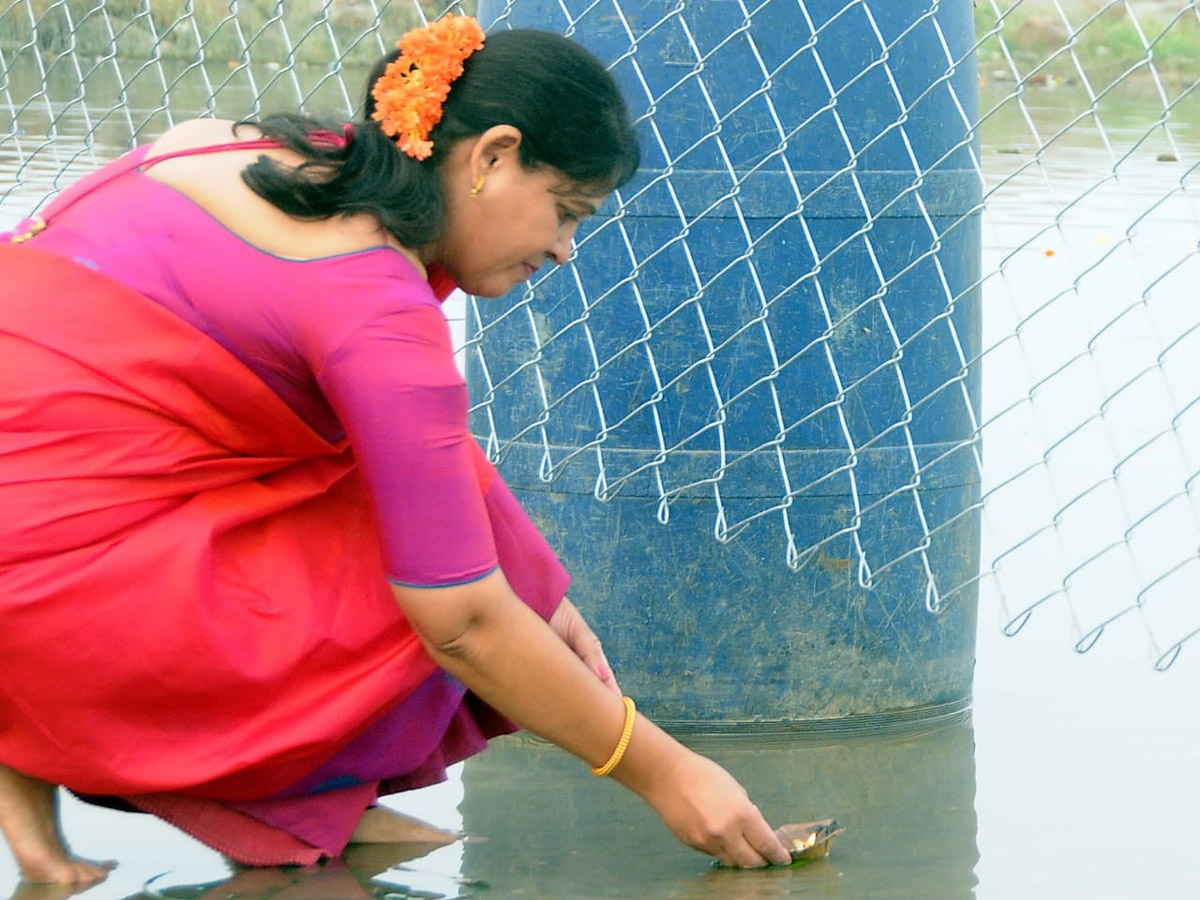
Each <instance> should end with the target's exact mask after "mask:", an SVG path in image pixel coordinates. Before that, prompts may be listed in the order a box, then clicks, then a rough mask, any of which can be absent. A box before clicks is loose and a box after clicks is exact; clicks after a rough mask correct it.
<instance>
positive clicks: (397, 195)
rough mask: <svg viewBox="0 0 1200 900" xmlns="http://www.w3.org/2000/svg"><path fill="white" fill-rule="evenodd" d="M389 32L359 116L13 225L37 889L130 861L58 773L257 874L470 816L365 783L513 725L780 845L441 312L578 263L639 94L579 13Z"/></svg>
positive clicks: (17, 693) (189, 144)
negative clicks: (554, 518)
mask: <svg viewBox="0 0 1200 900" xmlns="http://www.w3.org/2000/svg"><path fill="white" fill-rule="evenodd" d="M400 48H401V49H400V51H399V52H398V53H393V54H392V55H391V56H390V57H388V58H387V59H385V60H383V61H381V63H380V65H379V66H378V67H377V69H376V71H375V72H374V73H373V75H372V77H371V80H370V89H369V92H368V98H367V115H366V116H365V121H363V122H359V123H354V124H353V125H352V126H351V125H347V126H345V127H341V128H334V129H331V128H329V127H328V126H322V125H321V124H319V123H317V122H315V121H312V120H309V119H305V118H302V117H299V116H268V117H267V118H265V119H264V120H262V121H261V122H239V123H230V122H227V121H218V120H197V121H192V122H185V123H183V124H180V125H178V126H176V127H175V128H172V129H171V130H170V131H168V132H167V133H166V134H165V135H163V136H162V138H160V139H159V140H158V141H156V142H154V143H153V144H152V145H149V146H147V147H141V148H138V149H137V150H134V151H132V152H131V153H130V154H127V155H126V157H123V158H122V159H121V160H119V161H117V162H115V163H112V164H109V165H108V166H106V167H104V168H103V169H101V170H99V171H98V172H96V173H93V174H92V175H91V176H89V177H88V178H85V179H84V180H83V181H81V182H80V183H79V184H77V185H75V186H74V187H72V188H71V189H70V190H68V191H67V192H65V193H64V194H63V195H62V196H61V197H59V198H57V199H56V200H55V202H54V203H52V204H51V205H50V206H49V207H48V208H47V210H46V211H45V212H44V213H43V216H42V217H40V218H38V217H34V218H31V219H28V220H26V221H25V222H24V223H22V224H21V225H20V226H18V228H17V229H16V232H14V233H13V234H12V235H10V236H9V238H10V240H9V242H8V243H0V270H2V271H4V273H5V278H4V284H3V286H2V287H0V508H3V509H5V511H6V513H5V519H4V521H3V522H0V764H2V765H0V828H2V829H3V831H4V834H5V837H6V838H7V839H8V842H9V845H10V846H11V848H12V850H13V852H14V854H15V856H16V859H17V861H18V864H19V865H20V867H21V871H22V873H23V875H24V876H25V877H26V878H27V879H30V880H38V881H60V882H88V881H93V880H96V879H98V878H101V877H103V875H104V873H105V871H106V866H105V865H104V864H97V863H92V862H88V861H86V860H81V859H77V858H74V857H72V856H71V855H70V854H69V852H68V850H67V849H66V846H65V844H64V843H63V841H62V839H61V837H60V835H59V828H58V822H57V816H56V810H55V806H54V798H55V788H54V786H55V785H64V786H66V787H68V788H69V789H71V790H72V791H74V792H76V793H78V794H80V795H82V796H84V797H85V798H86V799H90V800H93V801H94V802H99V803H105V804H109V805H115V806H119V807H123V808H133V809H139V810H143V811H147V812H152V813H155V814H157V815H160V816H162V817H163V818H165V819H167V820H168V821H171V822H173V823H174V824H176V825H178V826H180V827H181V828H183V829H185V830H187V831H189V832H190V833H192V834H193V835H195V836H196V837H198V838H200V839H201V840H203V841H205V842H207V843H209V844H210V845H212V846H214V847H216V848H217V849H219V850H222V851H223V852H225V853H227V854H229V855H230V856H232V857H233V858H235V859H237V860H239V861H241V862H244V863H249V864H261V865H273V864H282V863H300V864H304V863H311V862H314V861H316V860H318V859H320V858H322V857H324V856H332V855H336V854H338V853H340V852H341V851H342V850H343V848H344V847H345V846H346V844H347V843H348V842H350V841H356V840H368V841H369V840H389V841H392V840H401V839H407V840H414V841H424V840H430V839H441V840H449V839H450V836H449V835H445V834H441V833H437V832H436V831H435V830H433V829H430V828H428V827H427V826H423V825H421V824H420V823H414V822H410V821H407V820H401V819H399V818H398V817H392V816H388V815H387V814H385V813H383V812H382V811H381V810H379V809H378V808H375V806H374V803H375V801H376V799H377V798H378V796H380V795H382V794H386V793H392V792H396V791H400V790H405V789H408V788H412V787H418V786H421V785H424V784H428V783H431V782H434V781H437V780H440V779H441V778H443V777H444V773H445V767H446V766H447V765H449V764H451V763H453V762H455V761H457V760H460V759H462V758H464V757H466V756H468V755H470V754H471V753H474V752H477V751H478V750H480V749H482V747H483V746H484V745H485V744H486V741H487V738H489V737H491V736H494V735H497V734H502V733H505V732H508V731H512V730H514V728H515V727H516V726H517V725H519V726H521V727H525V728H528V729H530V730H531V731H533V732H535V733H537V734H539V735H542V736H543V737H545V738H547V739H549V740H551V741H553V742H554V743H556V744H558V745H559V746H561V747H563V748H565V749H566V750H568V751H570V752H572V753H574V754H576V755H577V756H579V757H580V758H581V759H583V760H585V761H586V762H589V763H591V764H593V771H594V772H595V773H596V774H602V775H611V776H612V777H614V778H616V779H617V780H618V781H620V782H621V783H623V784H624V785H625V786H626V787H628V788H630V789H631V790H633V791H635V792H636V793H637V794H639V795H640V796H641V797H642V798H644V799H645V800H646V802H647V803H649V804H650V805H651V806H652V807H653V808H654V809H655V811H656V812H657V813H658V814H659V815H660V816H661V817H662V819H663V820H664V822H665V823H666V824H667V825H668V826H669V827H670V828H671V829H672V830H673V831H674V832H675V834H676V835H677V836H678V837H679V838H680V839H681V840H683V841H684V842H686V843H687V844H689V845H691V846H693V847H696V848H699V849H701V850H703V851H705V852H707V853H710V854H712V855H714V856H715V857H717V859H718V860H720V861H721V862H722V863H724V864H726V865H736V866H759V865H764V864H767V863H785V862H787V861H788V854H787V852H786V850H785V849H784V848H783V846H782V845H781V844H780V842H779V840H778V838H777V837H776V836H775V835H774V833H773V832H772V830H771V828H770V827H769V826H768V825H767V823H766V822H765V821H764V820H763V818H762V816H761V815H760V814H759V812H758V810H757V809H756V808H755V807H754V806H753V805H752V804H751V803H750V801H749V799H748V797H747V796H746V793H745V791H744V790H743V789H742V788H741V786H740V785H738V783H737V782H736V781H735V780H734V779H733V778H732V777H731V776H730V775H729V774H728V773H726V772H725V771H724V770H723V769H721V768H720V767H718V766H717V765H715V764H714V763H712V762H710V761H708V760H706V759H704V758H703V757H700V756H698V755H696V754H694V753H692V752H690V751H688V750H686V749H685V748H683V747H682V746H681V745H679V744H678V743H677V742H675V741H674V740H672V739H671V738H670V737H668V736H667V735H666V734H665V733H663V732H662V731H660V730H659V729H657V728H656V727H655V726H654V725H653V724H652V723H650V722H649V721H647V720H646V719H644V718H641V717H639V716H637V715H636V712H635V709H634V707H633V703H632V701H630V700H628V699H623V698H621V696H620V691H619V689H617V686H616V682H615V680H614V678H613V676H612V673H611V671H610V670H609V668H608V664H607V662H606V660H605V657H604V653H603V650H602V649H601V647H600V643H599V641H598V640H597V639H596V637H595V635H594V634H593V633H592V631H591V629H590V628H589V627H588V626H587V624H586V623H585V622H584V621H583V619H582V618H581V617H580V615H579V613H578V612H577V611H576V610H575V609H574V607H573V606H572V605H571V604H570V602H569V601H568V600H566V599H564V592H565V590H566V585H567V581H568V579H567V576H566V574H565V572H563V571H562V568H561V566H560V565H559V563H558V561H557V560H556V559H555V558H554V556H553V554H552V553H551V552H550V550H549V548H548V547H546V545H545V543H544V542H543V541H542V540H541V538H540V536H538V535H537V533H536V531H535V529H534V528H533V526H532V525H531V524H530V522H529V521H528V520H527V519H526V518H525V517H524V516H523V514H522V513H521V511H520V509H519V508H518V506H517V504H516V502H515V500H514V499H513V497H512V495H511V494H509V493H508V491H507V489H506V488H505V487H504V485H503V483H502V482H501V481H500V479H499V478H498V476H497V475H496V473H495V470H494V469H493V468H492V467H491V466H490V464H488V463H487V461H486V459H484V458H483V456H482V454H481V452H480V450H479V447H478V445H477V444H476V443H475V442H474V441H473V440H472V438H471V437H470V435H469V434H468V432H467V428H466V395H465V387H464V385H463V383H462V379H461V377H460V375H459V374H458V371H457V368H456V367H455V364H454V358H453V349H452V347H451V343H450V338H449V333H448V329H447V325H446V322H445V319H444V317H443V316H442V314H441V311H440V309H439V305H438V304H439V299H440V298H443V297H444V296H445V295H446V294H447V293H448V292H449V291H450V290H451V289H453V287H454V286H455V285H457V286H459V287H461V288H462V289H463V290H465V291H468V292H470V293H472V294H476V295H480V296H485V297H495V296H500V295H502V294H504V293H506V292H507V291H509V290H510V289H511V288H512V287H513V286H514V285H516V284H517V283H518V282H521V281H524V280H527V279H528V278H529V277H530V276H531V275H532V274H533V272H534V271H536V269H537V268H538V267H539V266H540V265H542V264H543V263H545V262H546V261H547V260H549V261H550V262H553V263H555V264H562V263H564V262H565V261H566V259H567V256H568V254H569V252H570V249H571V240H572V236H573V234H574V232H575V228H576V226H577V224H578V222H579V221H580V220H581V219H583V218H584V217H586V216H587V215H589V214H591V213H593V212H595V210H596V209H597V207H598V206H599V205H600V203H601V202H602V201H603V199H604V197H605V196H606V195H607V194H608V193H609V192H610V191H612V190H613V189H614V188H616V187H618V186H620V185H621V184H622V183H624V182H625V181H627V180H628V179H629V178H630V177H631V176H632V174H633V171H634V169H635V168H636V163H637V147H636V142H635V140H634V138H633V132H632V128H631V126H630V124H629V120H628V114H627V111H626V109H625V107H624V104H623V103H622V101H621V98H620V96H619V94H618V93H617V91H616V88H615V86H614V84H613V82H612V81H611V79H610V77H609V76H608V74H607V73H606V72H605V70H604V69H603V67H602V66H601V65H599V64H598V63H597V61H596V60H595V59H593V58H592V57H591V56H590V55H588V54H587V53H586V52H585V51H583V50H582V49H581V48H579V47H578V46H577V45H575V44H573V43H572V42H570V41H568V40H566V39H564V38H560V37H557V36H554V35H550V34H546V33H541V32H535V31H505V32H500V33H498V34H496V35H493V36H491V37H488V38H487V39H486V41H485V40H484V37H483V33H482V31H480V30H479V28H478V26H477V25H476V24H475V22H474V21H473V20H471V19H469V18H466V17H457V18H456V17H452V16H447V17H446V18H445V19H443V20H441V21H439V22H438V23H435V24H434V25H431V26H429V27H428V28H424V29H418V30H416V31H414V32H411V33H410V34H408V35H406V36H405V38H404V39H403V40H402V41H401V42H400ZM547 625H549V627H547ZM514 723H515V724H514Z"/></svg>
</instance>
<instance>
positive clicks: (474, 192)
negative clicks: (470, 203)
mask: <svg viewBox="0 0 1200 900" xmlns="http://www.w3.org/2000/svg"><path fill="white" fill-rule="evenodd" d="M484 177H485V176H483V175H480V176H479V180H478V181H477V182H475V183H474V184H473V185H471V196H472V197H478V196H479V192H480V191H482V190H483V180H484Z"/></svg>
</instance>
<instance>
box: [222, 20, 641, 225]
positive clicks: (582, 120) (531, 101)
mask: <svg viewBox="0 0 1200 900" xmlns="http://www.w3.org/2000/svg"><path fill="white" fill-rule="evenodd" d="M399 55H400V52H399V51H398V50H397V51H393V52H392V53H390V54H388V55H387V56H385V57H383V58H382V59H380V60H379V61H378V62H377V63H376V65H375V67H374V69H373V70H372V72H371V74H370V76H369V78H368V80H367V91H366V101H365V103H364V111H363V116H362V118H361V120H360V121H357V122H355V124H354V136H353V139H352V140H350V141H349V142H348V143H347V144H346V146H345V147H338V146H336V145H334V144H330V143H325V142H321V141H314V140H313V139H312V137H311V135H312V133H313V132H316V131H322V130H325V131H335V132H338V133H340V132H341V124H340V123H339V124H337V125H334V124H331V123H330V122H328V121H324V120H321V119H319V118H315V117H311V116H304V115H297V114H289V113H276V114H272V115H267V116H264V117H263V118H262V119H259V120H254V119H244V120H242V121H240V122H238V123H237V124H236V125H235V130H236V128H238V127H241V126H243V125H253V126H255V127H256V128H258V129H259V130H260V131H261V132H262V133H263V135H264V136H265V137H268V138H274V139H275V140H278V141H279V142H280V144H281V145H282V146H284V147H286V148H288V149H289V150H292V151H294V152H296V153H297V154H299V155H300V156H301V157H302V159H303V161H302V162H301V163H300V164H299V165H298V166H296V167H291V166H285V165H280V164H279V163H277V162H275V161H274V160H272V159H271V158H270V157H267V156H260V157H259V158H258V160H257V161H255V162H254V163H252V164H251V165H249V166H247V167H246V169H245V170H243V172H242V180H243V181H245V183H246V184H247V185H248V186H249V187H250V188H251V190H253V191H254V192H255V193H256V194H258V195H259V196H260V197H262V198H263V199H265V200H267V201H268V202H270V203H271V204H273V205H274V206H276V207H278V208H279V209H281V210H282V211H283V212H285V213H288V214H289V215H293V216H296V217H298V218H303V219H328V218H332V217H334V216H338V215H352V214H356V213H369V214H371V215H374V216H375V217H377V218H378V219H379V222H380V224H381V225H382V226H383V227H384V228H386V229H387V230H388V231H389V232H391V233H392V234H393V235H395V236H396V239H397V240H398V241H399V242H400V243H401V244H402V245H404V246H406V247H420V246H423V245H425V244H428V243H429V242H431V241H432V240H434V239H436V238H437V237H438V236H439V235H440V233H441V230H442V225H443V208H444V203H443V199H442V188H441V180H440V174H439V170H440V167H441V164H442V162H443V161H444V160H445V159H446V157H447V156H448V154H449V153H450V151H451V149H453V147H454V145H455V144H456V143H458V142H459V141H460V140H463V139H464V138H468V137H471V136H473V135H477V134H482V133H483V132H484V131H486V130H487V129H488V128H491V127H492V126H493V125H512V126H514V127H516V128H517V129H519V130H520V132H521V136H522V140H521V145H520V159H521V163H522V165H524V166H525V167H526V168H529V169H535V168H539V167H547V166H548V167H552V168H554V169H557V170H558V171H560V172H562V173H563V175H564V176H565V177H566V178H567V180H568V181H569V182H570V183H571V184H572V186H574V187H577V188H579V189H580V190H583V191H585V192H587V193H592V194H595V195H602V194H605V193H608V192H609V191H611V190H614V189H616V188H618V187H620V186H621V185H623V184H625V183H626V182H628V181H629V179H631V178H632V177H633V175H634V173H635V172H636V170H637V166H638V158H639V152H638V145H637V138H636V136H635V135H634V130H633V125H632V123H631V121H630V117H629V111H628V109H627V107H626V105H625V102H624V100H623V99H622V97H621V94H620V92H619V90H618V88H617V85H616V83H615V81H614V80H613V78H612V76H611V75H610V74H609V73H608V72H607V70H605V68H604V66H603V64H601V63H600V61H599V60H597V59H596V58H595V57H594V56H592V54H591V53H589V52H588V51H587V50H586V49H584V48H583V47H582V46H581V45H579V44H577V43H575V42H574V41H572V40H569V39H568V38H565V37H562V36H560V35H557V34H553V33H551V32H547V31H536V30H533V29H513V30H508V31H497V32H496V33H494V34H491V35H489V36H488V37H487V39H486V41H485V43H484V46H483V49H481V50H477V51H476V52H475V53H473V54H472V55H471V56H470V57H469V58H468V59H467V60H466V63H465V64H464V67H463V74H462V75H461V76H460V77H459V78H458V79H457V80H455V81H454V83H453V84H452V85H451V87H450V95H449V97H448V98H447V100H446V102H445V104H444V106H443V111H442V120H441V121H440V122H439V123H438V124H437V125H436V126H434V128H433V130H432V131H431V133H430V135H429V137H430V140H432V141H433V153H432V155H431V156H430V157H429V158H428V159H426V160H424V161H420V162H419V161H417V160H414V159H412V158H410V157H409V156H407V155H406V154H404V153H403V152H401V150H400V149H399V147H398V146H397V145H396V143H395V142H394V141H392V139H391V138H389V137H387V135H385V134H384V133H383V131H382V130H381V129H380V127H379V124H378V123H377V122H375V121H374V120H373V119H372V118H371V115H372V113H373V112H374V109H375V101H374V98H373V97H372V96H371V88H372V86H374V84H375V82H376V80H378V78H379V77H380V76H381V75H382V74H383V71H384V69H385V68H386V67H387V64H388V63H389V62H391V61H392V60H394V59H396V58H397V57H398V56H399Z"/></svg>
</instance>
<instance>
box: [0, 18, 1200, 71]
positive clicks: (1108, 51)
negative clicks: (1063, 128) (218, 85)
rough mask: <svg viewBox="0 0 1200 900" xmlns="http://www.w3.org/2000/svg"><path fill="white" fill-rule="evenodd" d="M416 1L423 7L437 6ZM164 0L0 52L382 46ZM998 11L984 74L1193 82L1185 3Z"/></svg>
mask: <svg viewBox="0 0 1200 900" xmlns="http://www.w3.org/2000/svg"><path fill="white" fill-rule="evenodd" d="M879 2H894V0H879ZM423 5H425V6H429V7H430V8H429V9H428V10H427V11H428V13H429V14H431V15H432V14H435V13H436V12H437V11H438V9H440V7H438V8H434V7H433V6H431V5H430V3H429V2H425V3H424V4H423ZM474 5H475V4H474V3H471V4H469V5H468V6H465V7H463V9H464V10H468V9H472V8H473V7H474ZM1006 5H1007V3H998V4H997V6H999V7H1005V6H1006ZM167 6H168V4H161V5H159V6H158V7H157V9H155V10H154V11H152V12H147V11H146V10H145V9H144V7H143V4H142V2H141V0H107V2H106V3H105V4H104V5H103V9H104V11H105V15H100V14H98V13H96V12H95V11H92V12H89V13H87V14H84V15H82V16H75V17H74V18H71V19H68V17H67V15H66V14H65V13H64V12H63V9H64V4H62V3H57V2H52V0H24V2H22V3H20V4H14V5H10V6H9V7H8V9H6V10H4V11H3V12H0V49H3V50H4V51H5V52H6V53H10V54H13V53H20V52H22V51H24V52H28V51H29V50H30V49H32V47H33V44H32V42H31V39H30V28H29V25H30V23H29V15H28V13H29V12H31V11H32V13H33V14H34V15H36V16H37V17H38V30H37V41H36V49H37V51H38V53H39V54H40V56H41V57H42V58H43V60H49V61H53V60H54V59H57V58H58V57H59V56H62V55H64V54H72V55H74V56H75V57H77V58H81V59H85V60H102V59H112V58H116V59H122V60H124V59H129V60H137V61H146V60H151V59H163V60H171V61H180V62H187V63H194V62H196V61H197V59H199V58H200V56H201V52H202V54H203V59H204V60H205V62H209V63H216V64H220V63H222V62H224V63H226V64H227V65H228V66H229V67H230V68H235V67H238V66H240V65H244V64H246V63H247V62H250V61H253V63H254V64H255V65H267V66H280V67H284V66H319V67H321V68H324V69H327V70H328V69H334V70H336V69H340V68H355V67H367V66H369V65H371V64H372V63H373V62H374V61H375V59H377V58H378V56H379V55H380V53H381V52H382V51H383V50H386V49H387V47H386V46H385V44H386V41H384V40H381V39H379V38H377V37H376V36H374V35H372V36H370V37H369V38H367V39H363V34H364V32H366V31H373V30H374V29H375V27H376V21H375V20H376V16H375V14H374V12H373V11H372V10H373V5H372V4H370V3H367V2H366V0H324V2H321V0H312V2H293V3H289V4H287V5H286V6H285V5H284V4H280V3H277V2H276V0H251V2H245V0H243V2H241V3H239V5H238V9H239V13H238V16H237V20H236V23H235V22H234V21H233V19H232V17H231V16H230V14H229V9H228V7H229V4H228V3H227V2H223V0H193V4H192V7H193V10H194V12H193V14H192V16H191V19H190V21H189V20H186V19H182V18H177V16H176V11H170V10H164V9H163V8H164V7H167ZM1130 9H1132V13H1131V12H1130ZM277 10H278V11H277ZM22 11H24V12H22ZM1064 15H1066V16H1067V18H1068V21H1069V25H1068V22H1064V20H1063V16H1064ZM1002 16H1003V18H1002V20H1001V21H1000V22H999V23H998V22H997V14H996V11H995V9H994V8H993V3H992V0H977V2H976V6H975V27H976V34H977V35H978V40H979V51H978V60H977V61H978V66H979V72H980V76H981V78H983V79H985V80H990V81H1032V82H1033V83H1035V84H1036V83H1038V82H1043V83H1044V82H1046V81H1047V80H1058V81H1059V82H1063V81H1068V80H1072V79H1075V78H1077V75H1078V73H1077V71H1076V67H1077V64H1078V65H1080V66H1082V67H1083V68H1084V69H1085V70H1086V71H1087V72H1088V73H1089V74H1090V73H1092V72H1095V73H1096V74H1097V77H1103V76H1106V75H1111V76H1113V77H1115V76H1117V75H1120V74H1121V73H1123V72H1127V71H1129V70H1131V69H1134V68H1137V67H1139V66H1141V67H1142V68H1147V69H1148V66H1147V65H1146V63H1147V59H1148V57H1149V59H1150V60H1151V61H1152V62H1153V64H1154V68H1155V69H1156V70H1157V71H1158V72H1159V74H1160V75H1162V76H1163V77H1164V78H1165V79H1166V80H1169V81H1186V82H1189V83H1190V82H1194V81H1196V80H1197V79H1200V19H1197V17H1196V16H1195V14H1194V12H1193V13H1189V12H1188V7H1185V6H1183V4H1182V0H1136V2H1135V0H1129V2H1128V6H1127V5H1126V3H1117V4H1109V3H1106V2H1104V0H1053V2H1050V0H1026V2H1024V3H1021V4H1020V5H1018V6H1016V7H1015V8H1012V9H1008V10H1004V9H1002ZM1134 17H1136V18H1134ZM418 22H419V17H418V14H417V12H416V10H415V6H413V5H409V4H402V3H391V4H387V5H386V6H385V8H384V10H383V12H382V13H381V14H380V15H379V21H378V33H379V34H380V35H386V36H387V41H390V40H392V39H393V36H396V37H398V36H399V35H400V34H402V33H403V32H404V31H405V30H407V29H408V28H411V27H412V26H413V25H415V24H417V23H418ZM993 32H996V33H993ZM198 36H199V37H198ZM1147 44H1149V45H1150V49H1149V50H1147Z"/></svg>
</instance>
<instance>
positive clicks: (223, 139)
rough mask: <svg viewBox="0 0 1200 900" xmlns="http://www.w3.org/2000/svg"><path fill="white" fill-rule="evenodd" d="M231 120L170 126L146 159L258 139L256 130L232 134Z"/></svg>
mask: <svg viewBox="0 0 1200 900" xmlns="http://www.w3.org/2000/svg"><path fill="white" fill-rule="evenodd" d="M234 124H235V123H234V121H233V120H232V119H188V120H186V121H184V122H179V123H178V124H176V125H173V126H171V127H170V128H169V129H167V130H166V131H165V132H163V134H162V135H161V136H160V137H159V138H158V139H157V140H155V141H154V143H153V144H152V145H151V146H150V150H149V152H148V153H147V154H146V155H147V156H148V157H155V156H161V155H162V154H164V153H173V152H175V151H176V150H187V149H189V148H191V147H204V146H208V145H210V144H228V143H232V142H234V141H238V140H246V139H253V138H256V137H259V133H258V130H257V129H256V128H253V127H251V126H248V125H247V126H244V127H242V128H240V129H238V131H237V133H236V134H235V133H234V130H233V126H234Z"/></svg>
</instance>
